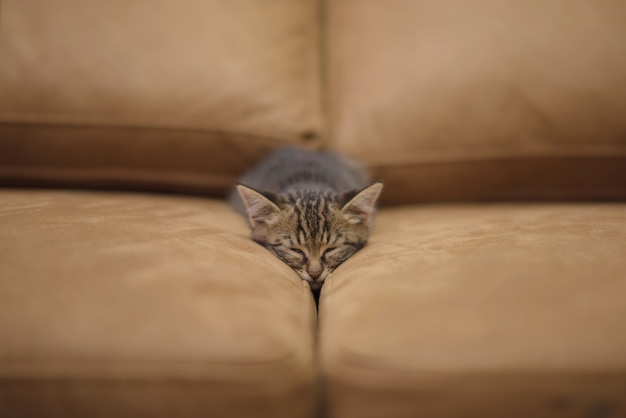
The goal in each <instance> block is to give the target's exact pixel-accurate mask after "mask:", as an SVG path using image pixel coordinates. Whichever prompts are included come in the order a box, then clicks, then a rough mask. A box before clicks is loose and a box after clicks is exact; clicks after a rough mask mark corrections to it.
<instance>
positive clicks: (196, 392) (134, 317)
mask: <svg viewBox="0 0 626 418" xmlns="http://www.w3.org/2000/svg"><path fill="white" fill-rule="evenodd" d="M0 202H1V205H0V266H1V269H2V272H1V274H0V277H1V278H2V280H0V342H1V343H0V382H1V383H0V394H1V395H2V396H1V397H0V399H1V401H0V416H2V417H61V416H63V417H86V416H93V415H92V412H90V411H98V414H99V415H97V416H102V417H114V416H142V417H143V416H146V417H155V416H158V417H174V416H187V417H207V416H214V417H227V416H228V417H231V416H232V417H245V416H251V413H252V412H253V413H254V416H255V417H268V418H269V417H272V418H273V417H285V418H292V417H307V416H311V415H312V411H313V401H314V398H313V395H314V391H313V388H314V385H313V383H314V376H315V373H314V368H313V341H314V335H315V329H316V319H315V318H316V313H315V305H314V301H313V298H312V296H311V292H310V290H309V289H308V285H306V283H304V282H303V281H302V280H300V279H299V278H298V277H297V276H295V275H294V274H293V273H292V271H291V270H290V269H289V268H287V267H286V266H284V265H283V264H282V263H280V262H279V261H278V260H276V259H274V258H272V257H270V256H268V254H267V251H266V250H265V249H263V248H262V247H260V246H258V245H257V244H255V243H253V242H252V241H250V239H249V238H248V231H247V226H246V223H245V221H244V219H243V218H240V217H239V216H238V215H236V214H234V213H233V212H232V211H231V210H230V208H228V207H227V206H226V204H225V203H223V202H212V201H207V200H199V199H197V200H196V199H188V198H173V197H156V196H142V195H132V194H127V195H125V194H116V193H106V194H98V193H87V192H46V191H10V190H8V191H7V190H5V191H2V192H1V193H0ZM94 415H95V414H94Z"/></svg>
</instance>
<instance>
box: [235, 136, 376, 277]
mask: <svg viewBox="0 0 626 418" xmlns="http://www.w3.org/2000/svg"><path fill="white" fill-rule="evenodd" d="M368 181H369V180H368V175H367V173H366V171H365V170H364V169H363V167H362V166H360V165H359V164H358V163H356V162H355V161H353V160H350V159H347V158H345V157H342V156H339V155H336V154H332V153H327V152H312V151H306V150H302V149H296V148H279V149H277V150H275V151H273V152H272V153H270V154H269V155H268V156H267V157H266V158H265V159H263V160H262V161H261V162H260V163H259V164H258V165H257V166H256V167H254V168H253V169H252V170H250V171H249V172H247V173H246V174H245V175H244V176H243V177H242V178H241V180H240V182H239V184H238V185H237V187H236V189H235V190H234V191H233V193H232V194H231V203H232V205H233V206H234V207H235V209H236V210H237V211H238V212H240V213H242V214H244V215H247V217H248V220H249V223H250V227H251V229H252V239H253V240H254V241H256V242H258V243H259V244H261V245H263V246H264V247H265V248H267V249H268V250H269V251H270V252H272V253H273V254H274V255H275V256H276V257H278V258H279V259H280V260H282V261H283V262H285V263H286V264H287V265H288V266H290V267H291V268H292V269H293V270H294V271H295V272H296V273H298V275H299V276H300V277H301V278H302V279H303V280H306V281H307V282H308V283H309V284H310V286H311V288H312V289H319V288H320V287H321V285H322V283H323V282H324V280H325V279H326V277H327V276H328V274H329V273H331V272H332V271H333V270H334V269H335V268H337V267H338V266H339V265H340V264H341V263H343V262H344V261H345V260H347V259H348V258H350V257H351V256H352V255H353V254H354V253H355V252H356V251H358V250H359V249H361V248H362V247H363V246H364V245H365V244H366V242H367V239H368V236H369V232H370V229H371V226H372V217H373V213H374V208H375V204H376V200H377V199H378V196H379V194H380V192H381V190H382V183H374V184H371V185H369V186H368V184H369V183H368Z"/></svg>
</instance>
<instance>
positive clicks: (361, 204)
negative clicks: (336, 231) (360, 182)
mask: <svg viewBox="0 0 626 418" xmlns="http://www.w3.org/2000/svg"><path fill="white" fill-rule="evenodd" d="M382 190H383V183H382V182H377V183H374V184H372V185H371V186H368V187H366V188H365V189H363V190H361V191H360V192H358V193H356V194H355V195H354V197H352V198H351V199H350V200H349V201H348V203H346V204H345V205H344V206H343V208H341V212H343V214H344V215H346V217H347V218H348V222H350V223H352V224H364V225H369V222H370V219H371V217H372V213H374V208H375V207H376V200H377V199H378V196H380V192H381V191H382Z"/></svg>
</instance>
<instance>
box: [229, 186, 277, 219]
mask: <svg viewBox="0 0 626 418" xmlns="http://www.w3.org/2000/svg"><path fill="white" fill-rule="evenodd" d="M237 191H238V192H239V196H241V199H242V200H243V203H244V204H245V205H246V211H247V212H248V218H249V219H250V225H251V226H252V228H254V227H256V226H257V225H258V224H259V223H265V222H267V221H269V219H270V218H271V217H272V216H273V215H274V214H276V213H278V212H279V211H280V209H279V208H278V206H276V204H275V203H274V202H272V201H271V200H270V198H268V197H267V196H265V195H264V194H262V193H260V192H257V191H256V190H254V189H253V188H251V187H248V186H244V185H243V184H238V185H237Z"/></svg>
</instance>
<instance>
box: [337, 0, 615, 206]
mask: <svg viewBox="0 0 626 418" xmlns="http://www.w3.org/2000/svg"><path fill="white" fill-rule="evenodd" d="M624 22H626V3H624V2H622V1H619V0H614V1H603V2H587V1H578V0H576V1H571V2H567V4H564V3H563V2H560V1H556V0H548V1H513V2H511V1H507V2H498V1H493V0H471V1H463V2H445V1H440V2H437V1H430V2H427V1H413V0H398V1H392V2H381V1H377V0H335V1H331V2H329V10H328V26H329V28H328V36H327V48H328V53H329V55H328V60H329V61H328V62H329V67H328V72H329V81H330V90H329V95H330V100H329V103H330V107H331V109H330V110H331V113H330V115H331V127H330V132H331V135H332V137H333V138H334V147H336V149H338V150H340V151H343V152H347V153H350V154H352V155H355V156H357V157H359V158H360V159H362V160H364V161H366V162H367V163H368V164H369V165H370V166H372V168H373V169H374V170H375V173H376V174H377V176H378V177H380V178H382V179H384V180H385V183H386V184H387V186H388V187H387V190H386V191H385V196H384V198H385V200H386V201H387V202H390V203H400V202H402V203H407V202H415V201H433V200H446V201H451V200H477V199H489V200H497V199H511V198H514V199H554V198H566V199H571V198H578V199H581V198H593V199H597V198H621V199H624V198H626V118H624V117H623V114H624V109H626V77H625V76H624V74H626V50H625V47H624V39H626V25H625V24H624Z"/></svg>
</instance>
